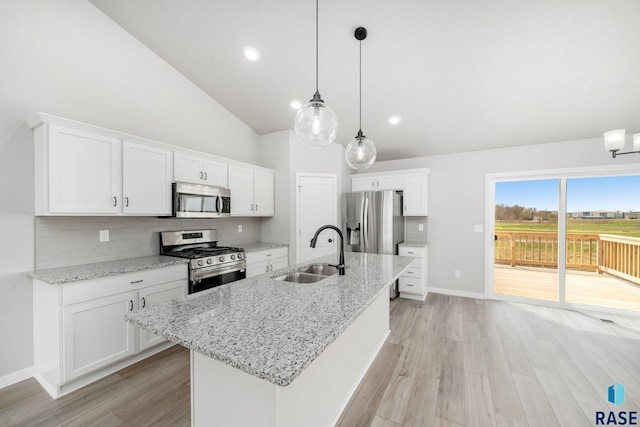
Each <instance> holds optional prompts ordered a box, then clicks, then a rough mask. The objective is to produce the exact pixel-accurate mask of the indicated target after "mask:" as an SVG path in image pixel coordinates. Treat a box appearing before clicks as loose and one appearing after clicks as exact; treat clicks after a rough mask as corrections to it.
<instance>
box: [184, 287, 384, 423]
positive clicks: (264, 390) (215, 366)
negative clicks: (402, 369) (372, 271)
mask: <svg viewBox="0 0 640 427" xmlns="http://www.w3.org/2000/svg"><path fill="white" fill-rule="evenodd" d="M388 334H389V290H388V286H387V287H385V288H384V291H382V292H381V293H380V294H379V296H378V297H377V298H376V299H375V301H374V302H373V303H372V304H371V305H369V306H368V307H367V308H366V309H365V311H364V312H362V314H360V315H359V316H358V317H357V318H356V319H355V321H354V322H353V323H352V324H351V325H349V326H348V327H347V328H346V329H345V331H344V332H342V333H341V334H340V336H339V337H338V338H337V339H336V340H335V341H334V342H333V343H331V344H330V345H329V346H328V347H327V348H326V349H325V350H324V351H323V352H322V354H320V355H319V356H318V357H317V358H316V359H315V360H314V361H313V362H312V363H311V364H310V365H309V366H307V367H306V368H304V371H303V372H302V373H301V374H300V375H299V376H298V377H297V378H296V379H295V380H294V381H293V382H292V383H291V384H290V385H288V386H285V387H282V386H278V385H275V384H273V383H271V382H269V381H267V380H264V379H260V378H258V377H255V376H253V375H250V374H248V373H245V372H242V371H240V370H238V369H236V368H233V367H231V366H229V365H227V364H225V363H222V362H219V361H217V360H215V359H212V358H210V357H207V356H204V355H202V354H200V353H198V352H195V351H193V350H192V351H191V425H193V426H225V427H227V426H229V427H233V426H238V427H240V426H263V427H276V426H277V427H294V426H306V427H313V426H319V427H320V426H321V427H326V426H331V425H334V424H335V423H336V422H337V421H338V419H339V417H340V415H341V413H342V411H343V410H344V408H345V407H346V405H347V403H348V402H349V399H350V398H351V396H352V395H353V393H354V392H355V390H356V388H357V387H358V385H359V383H360V381H362V379H363V377H364V375H365V374H366V372H367V370H368V369H369V366H370V365H371V364H372V363H373V361H374V359H375V357H376V355H377V354H378V352H379V351H380V349H381V348H382V345H383V344H384V342H385V340H386V338H387V336H388Z"/></svg>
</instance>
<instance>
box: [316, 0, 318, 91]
mask: <svg viewBox="0 0 640 427" xmlns="http://www.w3.org/2000/svg"><path fill="white" fill-rule="evenodd" d="M316 92H318V0H316Z"/></svg>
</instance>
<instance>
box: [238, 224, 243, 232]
mask: <svg viewBox="0 0 640 427" xmlns="http://www.w3.org/2000/svg"><path fill="white" fill-rule="evenodd" d="M238 233H242V224H238Z"/></svg>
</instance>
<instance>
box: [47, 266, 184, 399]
mask: <svg viewBox="0 0 640 427" xmlns="http://www.w3.org/2000/svg"><path fill="white" fill-rule="evenodd" d="M187 276H188V273H187V265H186V264H181V265H174V266H170V267H164V268H158V269H153V270H145V271H140V272H135V273H128V274H121V275H117V276H111V277H107V278H102V279H95V280H86V281H80V282H75V283H72V284H68V285H51V284H48V283H44V282H41V281H39V280H34V338H35V339H34V347H35V348H34V350H35V351H34V354H35V375H34V376H35V377H36V379H37V380H38V381H39V382H40V383H41V384H42V386H43V387H44V388H45V390H47V392H48V393H49V394H50V395H51V396H52V397H54V398H57V397H60V396H62V395H63V394H67V393H69V392H71V391H73V390H76V389H78V388H80V387H82V386H84V385H86V384H89V383H91V382H93V381H95V380H97V379H99V378H102V377H104V376H106V375H109V374H111V373H113V372H116V371H117V370H119V369H122V368H123V367H125V366H128V365H130V364H132V363H135V362H137V361H139V360H142V359H144V358H145V357H148V356H150V355H152V354H154V353H157V352H158V351H161V350H163V349H165V348H167V347H169V346H170V345H173V344H172V343H168V342H166V341H165V340H164V339H163V338H161V337H158V336H155V335H153V334H151V333H148V332H146V331H143V330H141V329H139V328H138V327H136V326H135V325H134V324H133V323H130V322H125V320H124V316H125V314H126V313H127V312H128V311H131V310H135V309H138V308H141V309H144V308H143V307H149V306H151V305H155V304H160V303H162V302H166V301H169V300H171V299H174V298H178V297H181V296H185V295H186V294H187Z"/></svg>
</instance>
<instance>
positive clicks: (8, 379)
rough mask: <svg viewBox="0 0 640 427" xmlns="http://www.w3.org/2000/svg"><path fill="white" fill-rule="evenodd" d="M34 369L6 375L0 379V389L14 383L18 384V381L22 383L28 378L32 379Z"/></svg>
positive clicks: (30, 368)
mask: <svg viewBox="0 0 640 427" xmlns="http://www.w3.org/2000/svg"><path fill="white" fill-rule="evenodd" d="M34 372H35V369H34V367H33V366H31V367H29V368H26V369H22V370H20V371H17V372H12V373H10V374H8V375H5V376H2V377H0V388H5V387H8V386H10V385H13V384H15V383H19V382H20V381H24V380H26V379H28V378H31V377H33V374H34Z"/></svg>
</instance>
